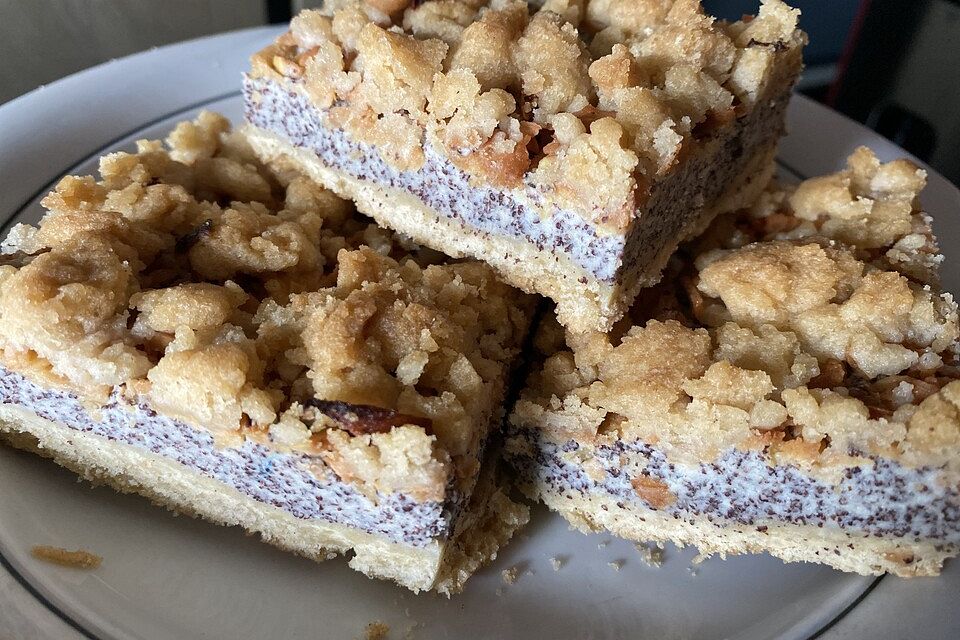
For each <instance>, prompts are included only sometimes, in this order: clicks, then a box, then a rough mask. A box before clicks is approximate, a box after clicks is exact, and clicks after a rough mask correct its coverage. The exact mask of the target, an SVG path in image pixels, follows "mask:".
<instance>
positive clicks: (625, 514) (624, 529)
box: [520, 484, 958, 577]
mask: <svg viewBox="0 0 960 640" xmlns="http://www.w3.org/2000/svg"><path fill="white" fill-rule="evenodd" d="M520 489H521V490H522V491H523V492H524V493H525V494H526V495H527V496H528V497H530V498H531V499H534V500H541V501H543V503H544V504H546V505H547V506H548V507H549V508H550V509H552V510H554V511H556V512H558V513H559V514H560V515H562V516H563V517H564V518H565V519H566V520H567V521H568V522H570V524H572V525H574V526H575V527H577V528H578V529H580V530H581V531H585V532H587V531H610V532H611V533H613V534H615V535H617V536H620V537H622V538H626V539H628V540H635V541H637V542H648V541H656V542H673V543H674V544H677V545H679V546H685V545H693V546H695V547H696V548H697V549H698V550H699V551H700V553H701V554H702V555H705V556H710V555H714V554H717V555H720V556H721V557H726V556H727V555H739V554H744V553H763V552H767V553H769V554H771V555H773V556H776V557H777V558H780V559H781V560H783V561H785V562H817V563H821V564H826V565H829V566H831V567H834V568H836V569H840V570H841V571H849V572H853V573H859V574H861V575H881V574H883V573H892V574H894V575H897V576H901V577H914V576H935V575H939V574H940V570H941V568H942V567H943V563H944V561H945V560H947V559H948V558H950V557H952V556H955V555H956V554H957V551H958V550H957V548H956V547H955V546H952V545H941V544H940V543H934V542H910V543H909V544H902V543H900V542H897V541H896V540H889V539H884V538H877V537H869V536H864V535H858V534H856V533H850V532H846V531H842V530H839V529H831V528H819V527H814V526H809V525H807V526H804V525H793V524H782V525H777V524H773V523H769V524H767V525H765V530H758V527H756V526H752V525H742V524H734V523H730V524H719V523H713V522H709V521H708V520H707V519H706V518H703V517H697V516H694V517H691V518H690V519H689V520H684V519H681V518H675V517H673V516H671V515H669V514H667V513H664V512H660V511H655V510H653V509H648V508H644V507H642V506H639V505H636V504H630V503H624V502H620V504H618V501H619V499H618V498H616V497H613V496H605V495H602V494H597V495H591V496H589V497H582V496H580V495H578V494H576V493H572V494H564V493H557V492H555V491H550V490H547V488H546V487H541V486H535V485H530V484H526V485H523V484H521V485H520ZM760 529H763V527H761V528H760Z"/></svg>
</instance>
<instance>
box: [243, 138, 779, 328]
mask: <svg viewBox="0 0 960 640" xmlns="http://www.w3.org/2000/svg"><path fill="white" fill-rule="evenodd" d="M244 135H245V136H246V137H247V139H248V140H249V142H250V144H251V146H252V147H253V149H254V152H255V153H256V154H257V156H258V157H259V158H260V159H261V161H263V162H265V163H267V164H269V165H271V166H272V167H273V168H275V169H278V170H281V171H282V170H283V169H285V168H295V169H296V170H297V171H299V172H301V173H304V174H306V175H307V176H309V177H310V178H311V179H313V180H314V181H316V182H318V183H320V184H322V185H323V186H324V187H326V188H328V189H330V190H332V191H334V192H335V193H336V194H337V195H339V196H341V197H343V198H347V199H350V200H353V201H354V203H355V204H356V207H357V209H358V210H360V211H362V212H364V213H366V214H367V215H369V216H371V217H372V218H373V219H374V220H376V221H377V223H378V224H380V225H381V226H385V227H389V228H392V229H394V230H395V231H398V232H400V233H402V234H404V235H407V236H409V237H410V238H412V239H413V240H414V241H415V242H418V243H420V244H423V245H427V246H431V247H434V248H435V249H438V250H440V251H442V252H443V253H445V254H447V255H448V256H451V257H454V258H462V257H466V256H483V259H484V261H485V262H487V263H488V264H490V265H491V266H493V267H494V268H495V269H496V270H497V272H498V273H499V274H500V276H501V278H503V280H504V281H505V282H507V283H509V284H511V285H513V286H515V287H517V288H519V289H522V290H523V291H526V292H527V293H540V294H542V295H545V296H547V297H549V298H551V299H552V300H554V301H555V302H556V303H557V316H558V318H559V320H560V322H561V324H563V325H564V326H565V327H568V328H571V329H574V330H578V331H583V330H601V331H607V330H609V329H610V328H611V327H612V326H613V323H614V322H615V321H616V320H617V319H619V318H620V317H621V316H622V315H623V314H624V312H625V311H626V309H627V307H628V306H629V303H630V301H632V300H633V298H634V297H635V296H636V293H637V292H638V291H639V290H640V289H642V288H644V287H648V286H651V285H653V284H656V283H657V282H658V281H659V280H660V274H661V271H662V270H663V268H664V267H665V266H666V264H667V261H668V260H669V258H670V255H672V254H673V252H674V251H675V250H676V248H677V246H679V244H680V243H681V242H683V241H684V240H686V239H688V238H690V237H693V236H695V235H697V233H699V232H701V231H703V230H704V229H705V228H706V227H707V226H708V225H709V224H710V222H711V221H712V220H713V219H714V217H716V216H717V215H719V214H721V213H724V212H727V211H733V210H736V209H739V208H743V207H745V206H749V205H750V204H751V203H753V202H754V201H755V200H756V199H757V198H758V197H759V195H760V193H761V192H762V191H763V189H764V188H765V187H766V186H767V184H768V182H769V181H770V178H771V177H772V176H773V173H774V169H775V165H774V157H775V156H776V150H777V145H776V142H773V143H772V144H769V145H767V146H766V147H763V148H762V149H760V150H759V151H758V152H757V153H756V154H754V156H753V158H751V159H750V160H749V161H748V162H746V163H745V164H744V170H743V171H742V172H741V173H740V174H739V175H738V176H737V178H736V180H734V181H733V182H731V183H730V185H729V186H728V187H727V189H726V191H725V192H724V193H723V194H722V195H721V196H720V197H719V198H717V199H716V200H715V201H713V202H709V203H706V205H705V206H704V207H703V209H702V210H701V212H700V213H699V215H693V216H691V217H690V221H689V222H688V223H687V224H686V225H685V227H684V228H683V230H682V231H681V233H680V234H679V235H677V237H676V238H674V239H673V241H672V242H670V243H667V245H666V246H664V247H663V249H662V250H661V251H660V253H659V254H658V255H657V256H656V257H655V259H654V260H652V261H651V262H650V264H649V265H648V267H647V268H646V269H645V270H644V271H642V272H640V273H638V274H637V276H636V278H634V279H633V281H631V282H625V283H613V284H611V283H607V282H603V281H601V280H599V279H598V278H596V277H595V276H593V275H591V274H590V273H588V272H586V271H585V270H584V269H582V268H581V267H580V266H578V265H577V264H575V263H574V262H573V261H572V260H570V259H569V258H566V257H564V256H561V255H557V254H555V253H553V252H550V251H546V250H543V251H541V250H538V249H537V248H536V247H535V246H533V245H532V244H530V243H527V242H524V241H523V240H521V239H517V238H513V237H511V236H507V235H496V234H491V233H487V232H484V231H480V230H478V229H475V228H473V227H469V226H467V225H465V224H463V223H462V222H460V221H457V220H453V219H451V218H448V217H446V216H442V215H439V214H438V213H437V212H436V211H434V210H433V209H432V208H430V207H428V206H427V205H425V204H424V203H423V202H422V201H421V200H420V199H418V198H417V197H415V196H413V195H412V194H410V193H409V192H407V191H405V190H403V189H399V188H391V187H384V186H380V185H377V184H374V183H372V182H368V181H363V180H359V179H357V178H354V177H353V176H351V175H349V174H347V173H345V172H342V171H338V170H336V169H333V168H331V167H328V166H327V165H326V164H324V163H323V162H322V161H321V160H320V159H319V158H318V157H317V155H316V154H315V153H313V152H312V151H311V150H309V149H306V148H301V147H296V146H294V145H292V144H290V142H288V141H287V140H285V139H283V138H282V137H280V136H278V135H277V134H275V133H272V132H270V131H266V130H264V129H261V128H258V127H255V126H253V125H246V126H245V127H244Z"/></svg>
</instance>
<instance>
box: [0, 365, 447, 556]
mask: <svg viewBox="0 0 960 640" xmlns="http://www.w3.org/2000/svg"><path fill="white" fill-rule="evenodd" d="M0 402H2V403H3V404H13V405H17V406H19V407H22V408H24V409H27V410H29V411H32V412H34V413H36V414H37V415H38V416H40V417H41V418H45V419H47V420H51V421H54V422H56V423H58V424H60V425H63V426H66V427H69V428H71V429H76V430H77V431H82V432H84V433H92V434H94V435H97V436H100V437H103V438H106V439H108V440H111V441H115V442H121V443H124V444H128V445H132V446H135V447H138V448H141V449H143V450H145V451H149V452H152V453H155V454H157V455H161V456H163V457H165V458H169V459H171V460H174V461H176V462H179V463H180V464H182V465H184V466H186V467H189V468H190V469H192V470H194V471H196V472H198V473H200V474H202V475H204V476H207V477H209V478H213V479H214V480H217V481H219V482H222V483H223V484H225V485H227V486H230V487H233V488H234V489H237V490H238V491H240V492H241V493H243V494H244V495H247V496H249V497H251V498H253V499H254V500H257V501H259V502H262V503H265V504H269V505H273V506H275V507H279V508H280V509H283V510H284V511H287V512H288V513H290V514H292V515H293V516H295V517H297V518H300V519H303V520H312V519H316V520H322V521H325V522H330V523H335V524H339V525H345V526H349V527H354V528H356V529H359V530H361V531H365V532H367V533H371V534H375V535H381V536H385V537H386V538H389V539H390V540H392V541H394V542H399V543H403V544H407V545H411V546H414V547H425V546H427V545H429V544H430V543H431V542H434V541H436V540H437V539H445V538H448V537H449V536H450V534H451V533H452V528H453V523H454V522H455V521H456V517H457V515H458V514H459V512H460V511H461V509H462V508H463V506H464V502H465V501H464V500H463V496H462V495H460V494H459V493H458V492H455V491H448V498H447V500H446V502H442V503H441V502H437V501H430V502H419V503H418V502H416V501H414V500H413V499H412V498H410V497H409V496H406V495H404V494H387V495H380V496H378V497H377V500H376V502H374V501H373V500H371V499H370V498H368V497H367V496H366V495H364V494H363V493H361V492H360V491H359V490H358V489H357V488H356V487H354V486H353V485H351V484H349V483H346V482H343V481H341V480H340V479H339V478H338V477H337V476H336V475H335V474H334V473H333V472H329V471H328V474H327V476H326V477H325V478H323V479H322V480H321V479H318V478H317V477H316V476H315V475H314V473H313V472H312V471H310V470H309V469H308V466H309V465H310V464H311V463H313V464H314V465H316V463H317V462H318V460H317V459H316V458H311V457H310V456H307V455H305V454H298V453H293V454H287V453H278V452H276V451H272V450H270V449H269V448H268V447H266V446H264V445H262V444H259V443H255V442H252V441H250V440H247V441H246V442H244V444H243V445H242V446H240V447H237V448H220V447H217V446H215V444H214V439H213V436H212V435H211V434H210V433H209V432H207V431H203V430H199V429H196V428H194V427H191V426H189V425H187V424H186V423H184V422H181V421H179V420H174V419H171V418H168V417H165V416H162V415H159V414H157V413H156V412H155V411H153V410H152V409H150V408H149V407H147V406H146V405H143V404H139V405H135V404H132V403H130V402H129V401H127V400H126V399H124V398H123V397H122V396H121V395H120V393H119V391H114V393H113V394H112V395H111V396H110V399H109V400H108V402H107V403H106V405H105V406H104V407H102V408H101V410H100V412H99V413H100V415H99V419H94V418H93V417H92V416H91V415H90V413H88V411H87V410H86V409H85V408H84V407H83V405H82V404H81V402H80V401H79V399H78V398H77V397H76V396H75V395H73V394H71V393H68V392H65V391H54V390H49V389H44V388H42V387H40V386H38V385H36V384H34V383H33V382H31V381H29V380H27V379H26V378H24V377H23V376H22V375H20V374H18V373H15V372H13V371H10V370H8V369H6V368H4V367H0Z"/></svg>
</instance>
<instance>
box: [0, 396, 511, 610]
mask: <svg viewBox="0 0 960 640" xmlns="http://www.w3.org/2000/svg"><path fill="white" fill-rule="evenodd" d="M0 439H2V440H4V441H6V442H7V443H8V444H10V445H12V446H14V447H17V448H20V449H24V450H28V451H33V452H36V453H39V454H40V455H42V456H45V457H48V458H51V459H53V461H54V462H56V463H57V464H59V465H61V466H63V467H65V468H67V469H70V470H71V471H73V472H75V473H77V474H79V475H80V476H81V477H83V478H85V479H87V480H89V481H91V482H94V483H97V484H105V485H108V486H110V487H112V488H114V489H115V490H117V491H119V492H121V493H135V494H138V495H142V496H144V497H146V498H149V499H150V500H151V501H152V502H154V503H155V504H157V505H159V506H162V507H166V508H167V509H170V510H172V511H175V512H177V513H182V514H185V515H189V516H192V517H197V518H203V519H204V520H208V521H210V522H213V523H215V524H220V525H227V526H240V527H242V528H243V529H245V530H246V531H248V532H250V533H255V534H258V535H259V536H260V538H261V539H262V540H263V541H264V542H267V543H269V544H271V545H273V546H275V547H278V548H280V549H283V550H286V551H291V552H293V553H296V554H298V555H301V556H304V557H306V558H310V559H311V560H315V561H321V560H326V559H329V558H331V557H333V556H335V555H339V554H345V553H348V552H351V551H352V552H353V554H354V555H353V557H352V558H351V560H350V567H351V568H353V569H356V570H357V571H361V572H363V573H365V574H366V575H368V576H371V577H376V578H385V579H390V580H393V581H395V582H397V583H398V584H400V585H402V586H404V587H407V588H408V589H411V590H413V591H424V590H429V589H435V590H437V591H439V592H441V593H446V594H450V593H457V592H459V591H460V589H461V588H462V585H463V582H464V581H465V580H466V578H467V577H468V576H469V575H470V574H471V573H472V572H473V571H474V570H475V569H476V568H477V567H479V566H481V565H482V564H484V563H485V562H487V561H489V560H491V559H493V558H495V557H496V552H497V550H498V549H499V547H500V546H501V545H503V544H505V543H506V542H507V541H508V540H509V539H510V537H511V536H512V535H513V533H514V532H515V531H516V530H517V529H518V528H520V527H521V526H523V525H524V524H525V523H526V522H527V519H528V517H529V514H528V511H527V508H526V507H524V506H522V505H519V504H516V503H514V502H512V501H511V500H510V499H509V498H507V496H506V495H505V494H504V492H503V491H502V490H501V489H500V488H498V487H497V485H496V478H495V477H494V474H493V472H492V471H488V472H485V473H483V474H481V477H480V479H479V480H478V484H477V487H476V489H475V491H474V495H473V497H472V498H471V501H470V503H469V505H468V506H467V507H466V510H465V512H464V513H463V514H461V516H460V521H459V522H458V526H457V531H456V532H455V534H454V536H453V538H452V539H450V540H447V541H435V542H432V543H430V544H429V545H427V546H425V547H415V546H410V545H405V544H400V543H397V542H393V541H391V540H387V539H385V538H383V537H380V536H377V535H373V534H370V533H366V532H363V531H360V530H358V529H355V528H352V527H348V526H343V525H338V524H334V523H329V522H324V521H319V520H315V519H314V520H304V519H300V518H297V517H295V516H293V515H291V514H290V513H289V512H287V511H284V510H283V509H280V508H278V507H275V506H273V505H268V504H264V503H262V502H259V501H256V500H254V499H252V498H250V497H248V496H245V495H244V494H242V493H240V492H239V491H237V490H236V489H234V488H232V487H229V486H227V485H225V484H223V483H221V482H217V481H216V480H213V479H212V478H208V477H206V476H203V475H201V474H200V473H198V472H196V471H194V470H193V469H191V468H189V467H187V466H185V465H182V464H180V463H178V462H175V461H173V460H170V459H169V458H165V457H163V456H160V455H157V454H154V453H151V452H149V451H146V450H143V449H140V448H138V447H135V446H132V445H129V444H124V443H120V442H116V441H112V440H109V439H107V438H103V437H101V436H98V435H93V434H88V433H83V432H79V431H77V430H75V429H71V428H69V427H66V426H63V425H60V424H57V423H56V422H53V421H50V420H47V419H45V418H41V417H40V416H38V415H36V414H35V413H33V412H31V411H28V410H26V409H23V408H21V407H18V406H16V405H10V404H4V405H0Z"/></svg>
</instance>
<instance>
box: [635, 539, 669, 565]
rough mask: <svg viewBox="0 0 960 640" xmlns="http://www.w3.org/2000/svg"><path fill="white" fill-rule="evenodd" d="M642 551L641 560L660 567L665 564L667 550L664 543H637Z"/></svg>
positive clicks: (638, 548) (638, 549)
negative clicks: (664, 548) (665, 550)
mask: <svg viewBox="0 0 960 640" xmlns="http://www.w3.org/2000/svg"><path fill="white" fill-rule="evenodd" d="M635 546H636V548H637V551H639V552H640V561H641V562H643V563H644V564H646V565H647V566H650V567H653V568H655V569H659V568H660V567H662V566H663V559H664V557H665V552H664V550H663V543H654V542H641V543H638V544H637V545H635Z"/></svg>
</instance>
